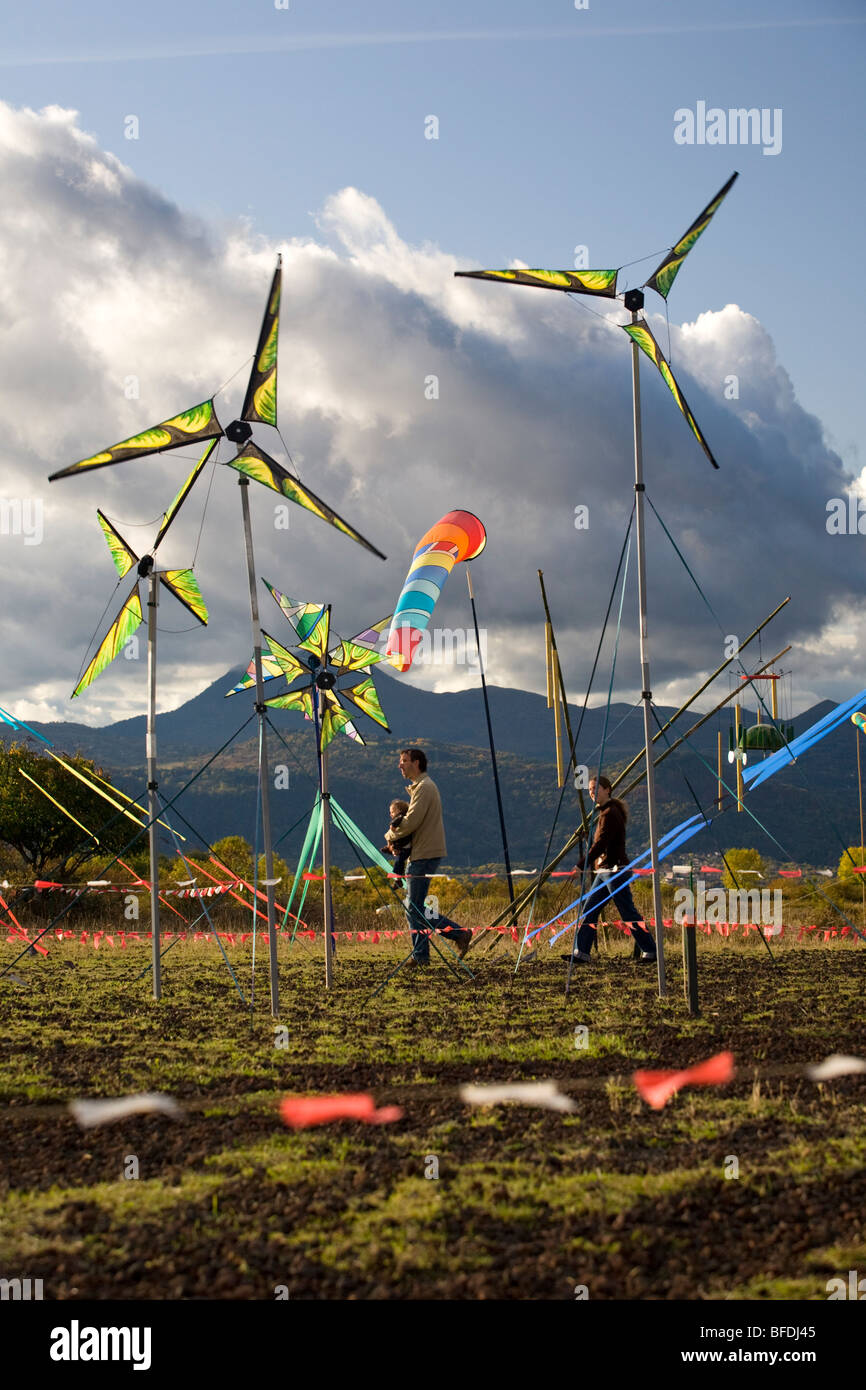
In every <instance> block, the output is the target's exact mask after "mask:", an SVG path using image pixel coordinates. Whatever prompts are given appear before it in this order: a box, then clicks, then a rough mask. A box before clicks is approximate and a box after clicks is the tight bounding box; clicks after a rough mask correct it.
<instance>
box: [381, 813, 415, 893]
mask: <svg viewBox="0 0 866 1390" xmlns="http://www.w3.org/2000/svg"><path fill="white" fill-rule="evenodd" d="M388 810H389V811H390V813H391V824H390V825H389V827H388V829H389V830H399V829H400V821H401V820H402V819H403V817H404V816H405V814H406V812H407V811H408V810H409V802H408V801H392V802H391V805H390V806H389V807H388ZM384 853H385V854H393V856H394V873H395V874H397V875H398V876H399V877H400V878H403V877H404V876H405V873H406V860H407V859H408V858H409V855H410V854H411V853H412V836H411V835H404V836H403V837H402V839H398V840H389V841H388V843H387V844H386V845H385V848H384Z"/></svg>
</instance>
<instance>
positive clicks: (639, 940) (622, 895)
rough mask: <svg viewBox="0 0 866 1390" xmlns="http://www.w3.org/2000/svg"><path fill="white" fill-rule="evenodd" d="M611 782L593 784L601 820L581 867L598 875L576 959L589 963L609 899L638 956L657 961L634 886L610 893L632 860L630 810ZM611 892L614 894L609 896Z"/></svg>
mask: <svg viewBox="0 0 866 1390" xmlns="http://www.w3.org/2000/svg"><path fill="white" fill-rule="evenodd" d="M611 791H612V787H611V783H610V781H609V780H608V778H607V777H594V778H593V779H592V781H591V782H590V784H589V794H590V796H591V797H592V799H593V801H594V802H595V804H596V806H597V807H598V820H597V821H596V826H595V835H594V836H593V840H592V844H591V845H590V847H589V849H588V850H587V852H586V854H585V856H584V858H583V859H580V860H578V865H577V867H578V868H579V869H583V867H584V865H586V866H587V867H588V868H589V869H590V870H592V872H593V874H594V878H593V883H592V888H591V890H590V893H589V896H588V897H587V900H586V909H585V911H584V913H583V917H582V919H581V923H580V928H579V930H578V933H577V945H576V947H575V951H574V955H573V956H572V960H574V961H575V963H579V964H581V965H587V964H588V963H589V960H590V951H591V949H592V947H593V945H594V944H595V931H596V922H597V921H598V914H599V913H600V912H601V909H602V907H603V906H604V903H605V902H609V901H610V897H611V896H612V897H613V901H614V902H615V903H616V907H617V911H618V912H619V915H620V920H621V921H623V922H627V923H628V925H629V928H630V930H631V934H632V936H633V937H634V939H635V955H636V956H637V957H638V959H640V960H642V961H654V960H655V958H656V944H655V942H654V941H653V939H652V937H651V936H650V934H649V932H648V931H647V929H646V927H645V926H644V925H643V924H642V922H641V919H640V913H639V912H638V910H637V908H636V907H635V903H634V898H633V897H632V895H631V889H630V888H629V886H628V885H627V884H626V885H625V886H624V887H622V888H616V889H614V890H613V893H612V894H611V893H610V889H609V887H608V880H609V878H610V876H611V873H612V871H613V870H615V869H623V868H625V866H626V864H628V862H629V858H628V855H627V854H626V849H625V825H626V821H627V820H628V811H627V809H626V807H625V805H624V804H623V802H622V801H619V800H618V799H617V798H616V797H615V796H611ZM609 895H610V896H609Z"/></svg>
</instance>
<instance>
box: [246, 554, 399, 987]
mask: <svg viewBox="0 0 866 1390" xmlns="http://www.w3.org/2000/svg"><path fill="white" fill-rule="evenodd" d="M262 583H263V584H264V585H265V587H266V589H267V590H268V592H269V593H270V594H271V595H272V597H273V598H274V600H275V601H276V603H277V604H278V606H279V608H280V610H281V612H282V613H283V616H284V617H285V618H286V620H287V621H288V623H289V626H290V627H291V628H292V631H293V632H294V634H295V637H296V639H297V641H296V642H295V643H293V644H292V645H293V646H294V648H295V650H294V651H290V650H289V648H288V647H285V646H284V645H283V644H282V643H281V642H278V641H277V639H276V638H275V637H272V636H271V635H270V633H267V632H263V633H262V636H263V638H264V640H265V642H266V643H267V651H265V652H263V654H262V669H263V680H265V681H270V680H275V679H278V678H279V677H280V676H285V678H286V680H287V681H288V682H289V685H290V686H291V687H292V688H291V689H289V690H288V691H286V693H285V694H283V695H276V696H274V697H273V698H272V699H270V700H267V701H266V702H265V703H266V704H267V705H268V706H270V708H272V709H289V710H297V711H299V712H300V713H301V714H303V716H304V718H305V719H307V720H309V721H310V722H311V723H313V724H314V725H315V730H316V759H317V763H318V770H319V797H320V801H321V806H322V859H323V863H324V879H325V882H324V894H323V899H324V930H325V985H326V987H327V988H330V986H331V983H332V979H333V967H332V945H333V943H332V930H333V909H332V903H331V856H330V806H329V800H328V797H329V793H328V754H327V750H328V745H329V744H330V743H331V741H332V740H333V739H334V738H335V737H336V735H337V734H338V733H341V732H342V733H344V734H345V735H346V736H347V737H348V738H351V739H353V740H354V741H355V742H356V743H360V744H363V743H364V739H363V738H362V737H361V735H360V733H359V732H358V730H357V728H356V727H355V725H354V724H353V722H352V718H351V714H350V713H349V711H348V710H347V709H346V708H345V707H344V705H342V704H341V703H340V701H341V699H343V700H348V701H350V702H351V704H352V705H354V706H355V708H356V709H359V710H361V711H362V713H364V714H366V715H367V716H368V717H369V718H370V719H372V720H373V721H374V722H375V723H376V724H379V725H380V726H381V727H382V728H383V729H385V731H386V732H387V733H390V732H391V730H390V729H389V727H388V721H387V720H386V718H385V715H384V713H383V712H382V706H381V703H380V701H379V695H378V692H377V690H376V687H375V685H374V683H373V679H372V677H371V676H370V667H371V665H373V664H374V663H375V662H377V661H381V659H382V654H381V653H380V652H379V651H377V650H376V646H377V643H378V642H379V639H380V637H381V635H382V633H383V632H384V631H385V629H386V628H387V627H388V626H389V624H390V622H391V614H390V613H389V614H388V616H387V617H386V618H382V619H381V620H380V621H379V622H378V623H374V624H373V625H372V626H371V627H368V628H365V629H364V630H363V631H362V632H358V633H356V634H355V636H354V637H351V638H349V639H343V638H341V639H340V641H339V642H338V644H337V645H336V646H335V647H333V648H329V643H330V640H331V605H330V604H329V603H328V604H320V603H304V602H299V601H298V600H296V599H291V598H288V597H287V596H286V595H285V594H282V593H280V591H279V589H275V588H274V586H273V585H272V584H269V583H268V581H267V580H266V579H264V580H262ZM334 635H335V636H337V635H338V634H334ZM349 675H353V676H355V675H363V677H364V678H363V679H362V680H356V681H355V682H354V683H353V684H351V685H345V684H344V685H338V682H340V681H341V680H342V679H343V677H345V676H349ZM296 681H301V682H302V683H301V684H299V685H296V684H295V682H296ZM255 683H256V673H255V658H253V661H251V662H250V664H249V666H248V667H247V671H246V674H245V675H244V677H243V678H242V679H241V680H240V681H239V682H238V684H237V685H236V686H234V687H233V689H231V690H229V691H228V692H227V696H228V695H236V694H237V693H238V692H239V691H241V690H248V689H250V688H251V687H252V686H253V685H254V684H255Z"/></svg>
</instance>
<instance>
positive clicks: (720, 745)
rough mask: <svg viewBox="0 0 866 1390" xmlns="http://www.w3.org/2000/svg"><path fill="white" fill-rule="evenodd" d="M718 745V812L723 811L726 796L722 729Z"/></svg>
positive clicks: (718, 737) (717, 738) (719, 733)
mask: <svg viewBox="0 0 866 1390" xmlns="http://www.w3.org/2000/svg"><path fill="white" fill-rule="evenodd" d="M716 743H717V747H716V755H717V762H716V766H717V769H718V774H717V775H718V783H719V786H718V796H717V798H716V809H717V810H718V811H721V809H722V797H723V795H724V790H725V789H724V787H723V786H722V731H721V729H719V731H718V733H717V734H716Z"/></svg>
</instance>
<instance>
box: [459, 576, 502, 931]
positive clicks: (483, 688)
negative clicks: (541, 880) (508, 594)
mask: <svg viewBox="0 0 866 1390" xmlns="http://www.w3.org/2000/svg"><path fill="white" fill-rule="evenodd" d="M466 583H467V584H468V585H469V602H470V604H471V605H472V621H473V623H474V624H475V646H476V649H477V651H478V669H479V671H480V672H481V693H482V695H483V696H484V714H485V717H486V719H487V738H488V740H489V742H490V762H491V764H492V766H493V785H494V786H495V788H496V807H497V810H498V811H499V830H500V833H501V835H502V853H503V854H504V856H505V877H506V879H507V880H508V900H509V902H510V903H511V906H512V907H513V906H514V880H513V879H512V877H511V855H510V854H509V853H508V835H507V834H506V830H505V812H504V810H503V809H502V790H501V788H500V786H499V768H498V767H497V765H496V748H495V746H494V743H493V724H492V722H491V719H490V701H489V700H488V698H487V680H486V678H485V675H484V662H483V660H482V657H481V635H480V633H479V631H478V614H477V613H476V611H475V591H474V590H473V588H472V575H471V574H470V573H469V567H468V565H467V567H466ZM512 920H513V919H512Z"/></svg>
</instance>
